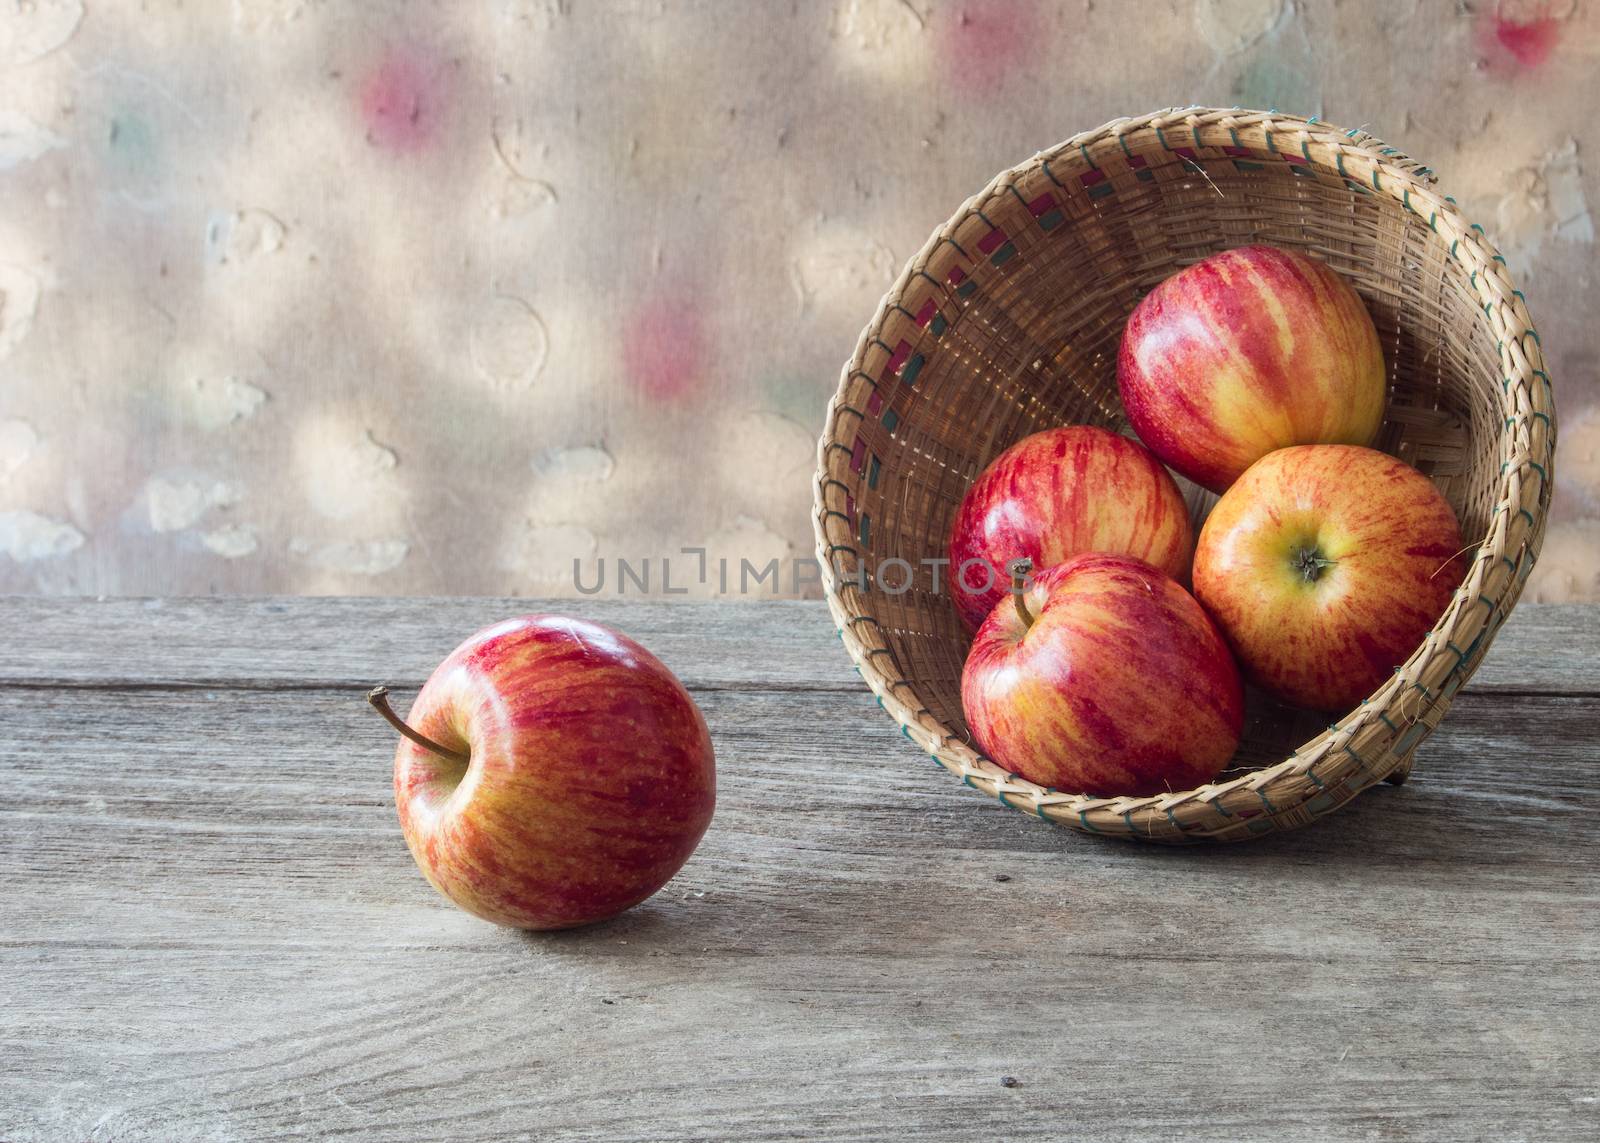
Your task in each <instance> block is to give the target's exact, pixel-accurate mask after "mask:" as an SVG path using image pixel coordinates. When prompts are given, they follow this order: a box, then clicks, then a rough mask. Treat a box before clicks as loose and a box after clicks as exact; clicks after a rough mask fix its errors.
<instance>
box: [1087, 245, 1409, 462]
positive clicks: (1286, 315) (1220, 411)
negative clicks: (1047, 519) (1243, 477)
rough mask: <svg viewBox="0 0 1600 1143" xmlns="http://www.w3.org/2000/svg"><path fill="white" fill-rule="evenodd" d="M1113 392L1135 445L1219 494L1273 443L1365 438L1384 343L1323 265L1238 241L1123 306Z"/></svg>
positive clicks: (1379, 397)
mask: <svg viewBox="0 0 1600 1143" xmlns="http://www.w3.org/2000/svg"><path fill="white" fill-rule="evenodd" d="M1117 387H1118V388H1119V389H1120V390H1121V393H1122V407H1123V410H1124V411H1125V412H1126V413H1127V416H1128V420H1129V421H1130V422H1131V423H1132V424H1133V428H1134V431H1135V432H1137V433H1138V434H1139V439H1140V440H1142V441H1144V443H1145V444H1147V445H1148V446H1150V450H1151V451H1152V452H1154V453H1155V454H1156V455H1157V456H1159V457H1160V458H1161V459H1162V460H1164V461H1166V463H1167V464H1169V465H1171V466H1172V467H1173V468H1174V469H1176V470H1177V471H1178V472H1180V473H1182V474H1183V475H1184V476H1187V477H1188V478H1189V479H1190V480H1192V481H1194V482H1195V483H1196V484H1199V485H1203V486H1204V487H1206V488H1209V489H1211V491H1213V492H1222V491H1223V490H1225V489H1226V488H1227V487H1228V486H1229V485H1230V484H1232V483H1233V482H1234V481H1235V480H1236V479H1238V477H1239V475H1240V474H1241V473H1243V472H1244V470H1245V469H1247V468H1249V467H1250V466H1251V465H1252V464H1254V463H1255V462H1256V461H1257V460H1259V459H1261V458H1262V457H1263V456H1265V455H1266V454H1267V453H1269V452H1271V451H1272V450H1273V449H1278V448H1285V447H1287V446H1289V445H1297V444H1357V445H1365V444H1371V443H1372V440H1373V438H1374V437H1375V436H1377V432H1378V425H1379V423H1380V422H1381V421H1382V420H1383V403H1384V390H1385V382H1384V367H1383V351H1382V349H1380V348H1379V346H1378V334H1377V331H1376V330H1375V329H1374V328H1373V325H1372V318H1371V316H1370V315H1369V314H1368V313H1367V308H1366V306H1365V305H1363V304H1362V301H1361V298H1360V296H1359V295H1357V294H1356V292H1355V291H1354V290H1353V289H1351V288H1350V286H1349V284H1348V283H1346V282H1345V280H1344V279H1343V278H1341V277H1340V276H1339V275H1338V274H1336V273H1335V272H1334V271H1333V270H1330V269H1329V268H1328V267H1327V266H1325V265H1323V264H1322V263H1321V262H1318V261H1316V260H1315V259H1312V258H1306V257H1304V256H1302V255H1300V254H1293V253H1290V252H1289V251H1287V250H1279V249H1277V248H1275V247H1272V246H1241V247H1239V248H1237V249H1234V250H1226V251H1224V252H1222V253H1221V254H1214V255H1212V256H1211V257H1209V258H1206V259H1205V260H1203V261H1200V262H1197V263H1195V264H1194V265H1193V266H1190V267H1188V268H1187V269H1184V270H1181V271H1179V272H1178V273H1176V274H1174V275H1173V276H1172V277H1170V278H1168V279H1167V280H1166V281H1164V282H1162V283H1161V284H1160V285H1158V286H1157V287H1156V288H1155V289H1154V290H1152V291H1151V292H1150V293H1149V294H1148V295H1146V296H1145V298H1144V300H1143V301H1141V302H1140V303H1139V304H1138V306H1136V307H1135V308H1134V311H1133V315H1132V316H1131V317H1129V318H1128V324H1127V327H1126V329H1124V330H1123V334H1122V347H1121V349H1120V351H1119V352H1118V354H1117Z"/></svg>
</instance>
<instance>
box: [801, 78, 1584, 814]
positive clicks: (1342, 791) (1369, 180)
mask: <svg viewBox="0 0 1600 1143" xmlns="http://www.w3.org/2000/svg"><path fill="white" fill-rule="evenodd" d="M1256 241H1263V242H1268V243H1272V244H1275V245H1279V246H1285V247H1291V248H1299V249H1302V250H1304V251H1306V252H1308V253H1310V254H1312V255H1314V256H1316V257H1318V258H1320V259H1322V260H1323V261H1325V262H1327V263H1328V264H1329V265H1331V266H1332V267H1334V269H1336V270H1338V271H1340V272H1341V273H1342V274H1343V275H1344V276H1345V277H1346V278H1347V279H1348V280H1349V281H1350V282H1351V283H1352V284H1353V285H1354V287H1355V288H1356V290H1357V291H1359V292H1360V294H1361V296H1362V297H1363V298H1364V299H1365V300H1366V303H1367V306H1368V308H1369V309H1370V311H1371V313H1372V317H1373V320H1374V322H1375V323H1376V325H1377V328H1378V334H1379V338H1380V340H1381V341H1382V343H1383V349H1384V356H1385V359H1386V361H1387V364H1388V368H1389V376H1390V394H1389V407H1388V415H1387V419H1386V421H1385V423H1384V427H1383V430H1382V434H1381V436H1380V439H1379V441H1378V447H1380V448H1382V449H1384V450H1385V451H1387V452H1389V453H1392V454H1394V455H1395V456H1398V457H1401V458H1403V459H1404V460H1406V461H1407V462H1409V463H1410V464H1412V465H1414V466H1416V467H1417V468H1418V469H1420V470H1421V471H1423V472H1424V473H1426V474H1428V475H1429V476H1430V477H1431V478H1432V479H1433V480H1434V481H1435V483H1436V484H1437V485H1438V487H1439V488H1440V489H1441V490H1442V491H1443V492H1444V493H1445V495H1446V496H1447V497H1448V498H1449V500H1450V503H1451V504H1452V505H1453V506H1454V508H1455V510H1456V512H1457V514H1458V515H1459V517H1460V520H1461V525H1462V534H1463V536H1464V537H1465V538H1466V539H1467V540H1469V541H1471V542H1472V543H1474V544H1475V545H1477V547H1476V553H1475V558H1473V562H1472V564H1471V567H1470V570H1469V572H1468V574H1467V577H1466V580H1465V582H1464V583H1463V584H1462V586H1461V589H1460V590H1459V591H1458V592H1457V593H1456V595H1455V597H1454V599H1453V600H1452V602H1451V603H1450V605H1449V607H1448V608H1447V609H1446V610H1445V613H1444V615H1443V616H1442V617H1441V618H1440V620H1439V623H1438V626H1436V627H1435V628H1434V629H1433V631H1432V632H1431V633H1430V634H1429V635H1428V637H1427V638H1426V639H1425V640H1424V641H1423V643H1422V645H1421V646H1420V647H1418V648H1417V650H1416V652H1415V653H1414V654H1413V655H1412V656H1411V658H1410V659H1409V660H1407V662H1406V663H1405V664H1404V666H1403V667H1401V668H1400V669H1399V670H1397V671H1396V673H1395V675H1394V677H1393V678H1392V679H1390V680H1389V681H1388V682H1387V683H1385V684H1384V685H1383V686H1382V687H1380V688H1379V689H1378V690H1377V691H1376V692H1375V693H1374V694H1372V695H1371V696H1370V697H1369V698H1368V699H1367V700H1366V701H1365V702H1363V703H1362V704H1361V705H1360V706H1359V707H1357V708H1356V709H1355V710H1353V711H1351V712H1350V713H1349V714H1347V715H1345V716H1344V717H1343V718H1340V719H1339V721H1338V722H1337V723H1336V724H1334V725H1333V726H1327V725H1326V716H1325V715H1324V716H1320V717H1319V716H1315V715H1309V714H1306V713H1304V712H1300V711H1295V710H1291V709H1288V708H1285V707H1282V706H1279V705H1277V704H1274V703H1272V702H1271V701H1270V700H1267V699H1265V698H1263V697H1262V696H1259V695H1252V697H1251V701H1250V709H1249V711H1248V713H1247V719H1246V727H1245V737H1244V741H1243V743H1242V744H1241V746H1240V749H1239V752H1238V754H1237V756H1236V757H1235V758H1234V760H1233V763H1232V765H1231V767H1230V769H1228V770H1227V771H1225V772H1224V773H1223V774H1222V775H1221V776H1220V777H1219V779H1218V780H1217V781H1216V782H1215V783H1213V784H1211V785H1207V786H1202V787H1200V788H1199V789H1194V790H1185V791H1181V792H1175V793H1169V794H1163V795H1159V796H1156V797H1142V798H1131V797H1117V798H1097V797H1090V796H1087V795H1084V794H1081V793H1074V792H1070V791H1056V790H1047V789H1045V788H1043V787H1041V786H1038V785H1035V784H1034V783H1032V782H1029V781H1027V780H1025V779H1023V778H1021V777H1019V776H1017V775H1015V774H1010V773H1007V772H1006V771H1005V770H1003V769H1001V768H1000V767H998V766H996V765H995V764H994V763H992V762H990V761H989V760H988V759H987V758H985V757H983V756H982V755H981V754H980V753H978V752H977V751H976V750H975V749H974V748H973V746H972V742H971V738H970V736H969V734H968V731H967V726H966V721H965V719H964V718H963V716H962V711H961V694H960V679H961V667H962V663H963V661H964V659H965V655H966V651H967V647H968V644H969V638H968V636H967V635H966V633H965V631H964V630H963V628H962V626H961V624H960V622H959V620H958V619H957V617H956V613H955V609H954V608H953V607H952V606H951V603H950V600H949V597H948V595H947V594H944V593H943V585H942V583H941V582H940V577H939V574H938V572H937V570H936V566H935V565H929V564H924V563H923V562H922V561H924V560H934V559H943V558H944V557H945V555H946V542H947V539H948V533H949V529H950V524H951V519H952V516H953V514H954V512H955V509H956V506H957V504H958V503H959V501H960V499H961V496H962V493H963V492H964V491H965V490H966V488H967V486H968V485H969V484H970V483H971V482H972V481H973V480H974V479H975V478H976V477H977V475H978V473H979V472H981V471H982V469H983V467H984V465H986V464H987V463H988V462H989V461H990V460H991V459H992V458H993V457H994V456H996V455H997V454H998V453H999V452H1001V451H1002V450H1003V449H1005V448H1006V447H1007V446H1009V445H1010V444H1012V443H1014V442H1015V441H1017V440H1019V439H1020V438H1022V437H1023V436H1026V435H1027V434H1029V433H1032V432H1036V431H1038V430H1039V429H1042V428H1047V427H1049V426H1052V425H1061V424H1073V423H1091V424H1099V425H1105V426H1108V427H1112V428H1115V429H1119V430H1126V422H1125V420H1124V418H1123V415H1122V411H1121V408H1120V406H1119V404H1118V400H1117V385H1116V353H1117V344H1118V339H1119V337H1120V335H1121V330H1122V325H1123V322H1124V321H1125V320H1126V318H1127V316H1128V314H1129V313H1130V312H1131V311H1132V309H1133V307H1134V305H1135V304H1136V303H1137V302H1138V300H1139V299H1140V297H1142V296H1143V295H1144V294H1145V293H1146V292H1147V291H1148V290H1150V289H1151V288H1152V287H1153V286H1155V284H1156V283H1158V282H1160V281H1161V280H1162V279H1163V278H1165V277H1166V276H1167V275H1169V274H1171V273H1173V272H1174V271H1175V270H1177V269H1179V268H1180V267H1182V266H1185V265H1188V264H1189V263H1192V262H1195V261H1197V260H1199V259H1200V258H1203V257H1205V256H1206V255H1208V254H1212V253H1214V252H1216V251H1218V250H1223V249H1227V248H1229V247H1233V246H1240V245H1244V244H1246V243H1250V242H1256ZM1554 418H1555V412H1554V407H1553V404H1552V400H1551V392H1550V379H1549V377H1548V376H1547V375H1546V373H1545V371H1544V360H1543V356H1542V354H1541V352H1540V346H1539V338H1538V335H1537V334H1536V333H1535V332H1534V329H1533V322H1532V321H1531V319H1530V318H1529V317H1528V310H1527V306H1526V305H1525V302H1524V299H1523V296H1522V294H1521V293H1520V292H1519V291H1518V290H1516V289H1514V288H1513V286H1512V283H1511V279H1510V276H1509V275H1508V274H1507V272H1506V267H1505V262H1504V259H1502V258H1501V257H1500V256H1499V255H1498V254H1497V253H1496V252H1495V250H1494V248H1493V247H1492V246H1491V245H1490V244H1489V242H1488V241H1487V239H1486V238H1485V237H1484V235H1483V232H1482V230H1481V228H1479V227H1477V226H1473V225H1469V224H1468V223H1467V221H1466V219H1464V218H1463V217H1462V216H1461V213H1460V212H1459V211H1458V210H1457V208H1456V206H1455V202H1454V200H1453V199H1450V198H1449V197H1447V196H1444V195H1441V194H1440V193H1439V192H1438V191H1437V190H1435V189H1434V186H1433V175H1432V172H1430V171H1429V170H1428V169H1427V168H1425V167H1422V166H1420V165H1419V164H1418V163H1416V162H1414V161H1412V160H1411V159H1408V158H1407V157H1406V156H1404V155H1402V154H1400V153H1399V152H1397V151H1395V150H1394V149H1393V148H1390V147H1385V146H1383V145H1382V144H1381V143H1379V142H1378V141H1377V140H1375V139H1373V138H1372V137H1371V136H1369V135H1366V134H1364V133H1363V132H1361V131H1344V130H1339V129H1337V128H1334V127H1332V126H1330V125H1328V124H1325V123H1319V122H1317V121H1316V120H1304V119H1298V118H1294V117H1292V116H1285V115H1277V114H1268V113H1261V112H1253V111H1237V110H1235V111H1223V110H1216V109H1204V108H1187V109H1183V110H1172V111H1165V112H1160V113H1158V114H1154V115H1147V116H1144V117H1141V118H1138V119H1121V120H1117V121H1115V122H1113V123H1108V124H1107V125H1106V126H1104V127H1101V128H1100V129H1099V130H1096V131H1090V132H1088V133H1087V134H1084V135H1079V136H1077V137H1075V138H1072V139H1069V140H1067V141H1066V142H1065V143H1062V144H1060V145H1059V146H1057V147H1054V148H1052V149H1051V150H1049V151H1046V152H1044V153H1042V154H1039V155H1036V156H1034V158H1033V159H1031V160H1029V161H1028V162H1026V163H1023V164H1022V165H1021V166H1018V167H1015V168H1013V169H1011V170H1009V171H1006V172H1004V173H1003V174H1001V175H1000V176H999V177H998V178H996V179H995V180H994V181H993V182H991V183H990V184H989V186H988V187H986V188H985V189H984V190H983V191H982V192H980V193H979V194H978V195H977V196H976V197H974V198H971V199H969V200H968V201H967V202H966V203H964V204H963V205H962V207H961V209H960V210H958V211H957V212H956V214H955V216H954V217H953V218H951V219H950V221H949V222H947V223H945V224H944V225H943V226H941V227H940V228H939V229H938V230H937V231H936V232H935V233H934V235H933V237H932V238H930V239H929V241H928V243H927V245H926V246H924V247H923V248H922V250H921V252H919V253H918V254H917V255H916V256H915V257H913V258H912V259H911V261H910V263H909V264H908V265H907V266H906V268H905V270H904V271H903V272H902V273H901V275H900V277H899V279H898V280H897V281H896V282H895V284H894V286H893V287H892V288H891V289H890V291H889V293H888V295H887V296H885V298H884V299H883V302H882V303H881V304H880V306H879V307H878V312H877V314H876V315H875V316H874V317H873V319H872V321H871V322H870V323H869V324H868V325H867V328H866V330H865V331H864V332H863V333H862V335H861V340H860V343H859V344H858V345H857V346H856V351H855V355H854V356H853V357H852V358H851V360H850V362H849V364H847V365H846V366H845V368H844V373H843V376H842V378H841V380H840V383H839V390H838V393H837V394H836V395H835V396H834V398H833V400H832V401H831V402H830V403H829V405H828V419H827V425H826V427H825V429H824V431H823V436H822V440H821V443H820V446H819V455H818V463H819V471H818V473H817V477H816V486H815V489H814V494H815V522H816V534H817V545H818V557H819V559H820V560H821V562H822V564H823V568H824V571H823V578H824V587H825V590H826V593H827V599H828V603H829V606H830V608H831V610H832V612H833V616H834V619H835V622H836V625H837V626H838V628H839V634H840V638H841V639H842V640H843V642H844V645H845V648H846V649H847V650H848V651H849V653H850V655H851V657H852V658H853V659H854V660H855V662H856V664H857V666H858V667H859V669H860V672H861V675H862V677H863V678H864V679H865V680H866V682H867V685H868V686H870V687H871V688H872V690H873V692H874V693H875V694H876V695H877V696H878V699H879V701H880V703H881V704H882V706H883V708H884V709H885V710H886V711H887V712H888V713H889V715H890V716H891V717H893V718H894V719H895V720H896V721H897V722H898V723H899V724H900V726H901V727H902V729H903V732H904V734H905V736H906V737H907V738H909V739H910V740H911V741H912V742H914V743H915V744H916V745H917V746H919V747H921V748H922V749H923V750H925V751H926V752H927V753H928V754H930V755H931V756H932V757H933V759H934V760H935V761H936V762H937V763H938V764H939V765H941V766H943V767H944V768H945V769H947V770H949V771H951V772H952V773H953V774H956V775H957V776H959V777H961V778H962V779H963V780H964V781H965V782H966V784H967V785H969V786H971V787H973V788H975V789H977V790H980V791H982V792H983V793H985V794H989V795H991V796H993V797H997V798H999V799H1000V801H1001V802H1003V803H1005V804H1006V805H1008V806H1010V807H1011V808H1013V809H1016V810H1021V811H1023V812H1025V813H1028V814H1033V815H1037V816H1038V817H1040V818H1044V819H1046V820H1048V821H1053V822H1056V823H1059V824H1061V825H1066V826H1071V827H1073V828H1075V829H1081V830H1084V831H1087V832H1091V833H1097V834H1108V835H1115V836H1121V837H1133V838H1142V839H1146V840H1151V841H1161V842H1191V841H1197V840H1201V839H1211V840H1222V841H1234V840H1241V839H1246V838H1251V837H1257V836H1260V835H1262V834H1265V833H1268V832H1271V831H1273V830H1277V829H1289V828H1293V827H1296V826H1302V825H1305V824H1307V823H1309V822H1310V821H1312V820H1313V819H1315V818H1317V817H1320V816H1321V815H1323V814H1326V813H1330V812H1332V811H1333V810H1336V809H1338V808H1339V807H1340V806H1341V805H1343V804H1344V803H1345V802H1347V801H1349V800H1350V799H1351V798H1352V797H1354V796H1355V795H1356V794H1357V793H1359V792H1360V791H1361V790H1363V789H1365V788H1366V787H1368V786H1370V785H1373V784H1374V783H1376V782H1378V781H1380V780H1382V779H1388V780H1389V781H1391V782H1396V783H1398V782H1400V781H1402V780H1404V778H1405V776H1406V774H1407V773H1409V771H1410V768H1411V760H1412V755H1413V753H1414V752H1415V751H1416V749H1417V746H1418V745H1419V744H1420V743H1421V742H1422V740H1423V739H1424V738H1426V736H1427V735H1428V734H1429V732H1430V731H1432V730H1433V728H1434V727H1436V726H1437V725H1438V724H1439V720H1440V719H1441V718H1442V717H1443V715H1444V713H1445V710H1446V709H1447V708H1448V707H1449V705H1450V702H1451V700H1452V699H1453V698H1454V697H1455V695H1456V692H1457V691H1458V690H1459V689H1460V687H1461V685H1462V684H1463V683H1464V682H1465V681H1466V680H1467V679H1468V677H1470V676H1471V674H1472V672H1473V670H1474V669H1475V668H1476V667H1477V665H1478V663H1479V661H1480V660H1481V659H1482V657H1483V654H1484V652H1485V651H1486V650H1487V649H1488V647H1489V643H1490V640H1491V639H1492V638H1493V636H1494V633H1495V631H1496V630H1497V629H1498V628H1499V626H1500V624H1501V623H1503V622H1505V619H1506V616H1507V615H1508V614H1509V613H1510V611H1511V607H1512V605H1513V603H1514V602H1515V601H1516V598H1517V596H1518V594H1519V593H1520V592H1521V589H1522V585H1523V583H1524V581H1525V579H1526V577H1527V575H1528V572H1529V570H1530V569H1531V568H1532V566H1533V562H1534V558H1535V556H1536V555H1537V553H1538V548H1539V542H1540V539H1541V536H1542V534H1543V531H1544V524H1545V511H1546V508H1547V506H1548V504H1549V501H1550V490H1551V475H1552V473H1551V453H1552V450H1553V448H1554V445H1555V423H1554ZM1180 483H1181V481H1180ZM1184 487H1185V492H1186V494H1187V495H1188V497H1189V503H1190V505H1191V507H1192V509H1193V511H1194V515H1195V519H1196V521H1197V522H1198V521H1199V520H1200V519H1201V518H1202V517H1203V516H1204V515H1205V513H1206V511H1207V510H1208V509H1209V508H1210V506H1211V504H1212V503H1213V502H1214V500H1215V498H1214V497H1213V496H1211V495H1210V494H1207V493H1204V492H1201V491H1199V490H1197V489H1195V488H1193V487H1192V486H1187V485H1185V486H1184ZM898 561H904V563H900V562H898Z"/></svg>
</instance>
